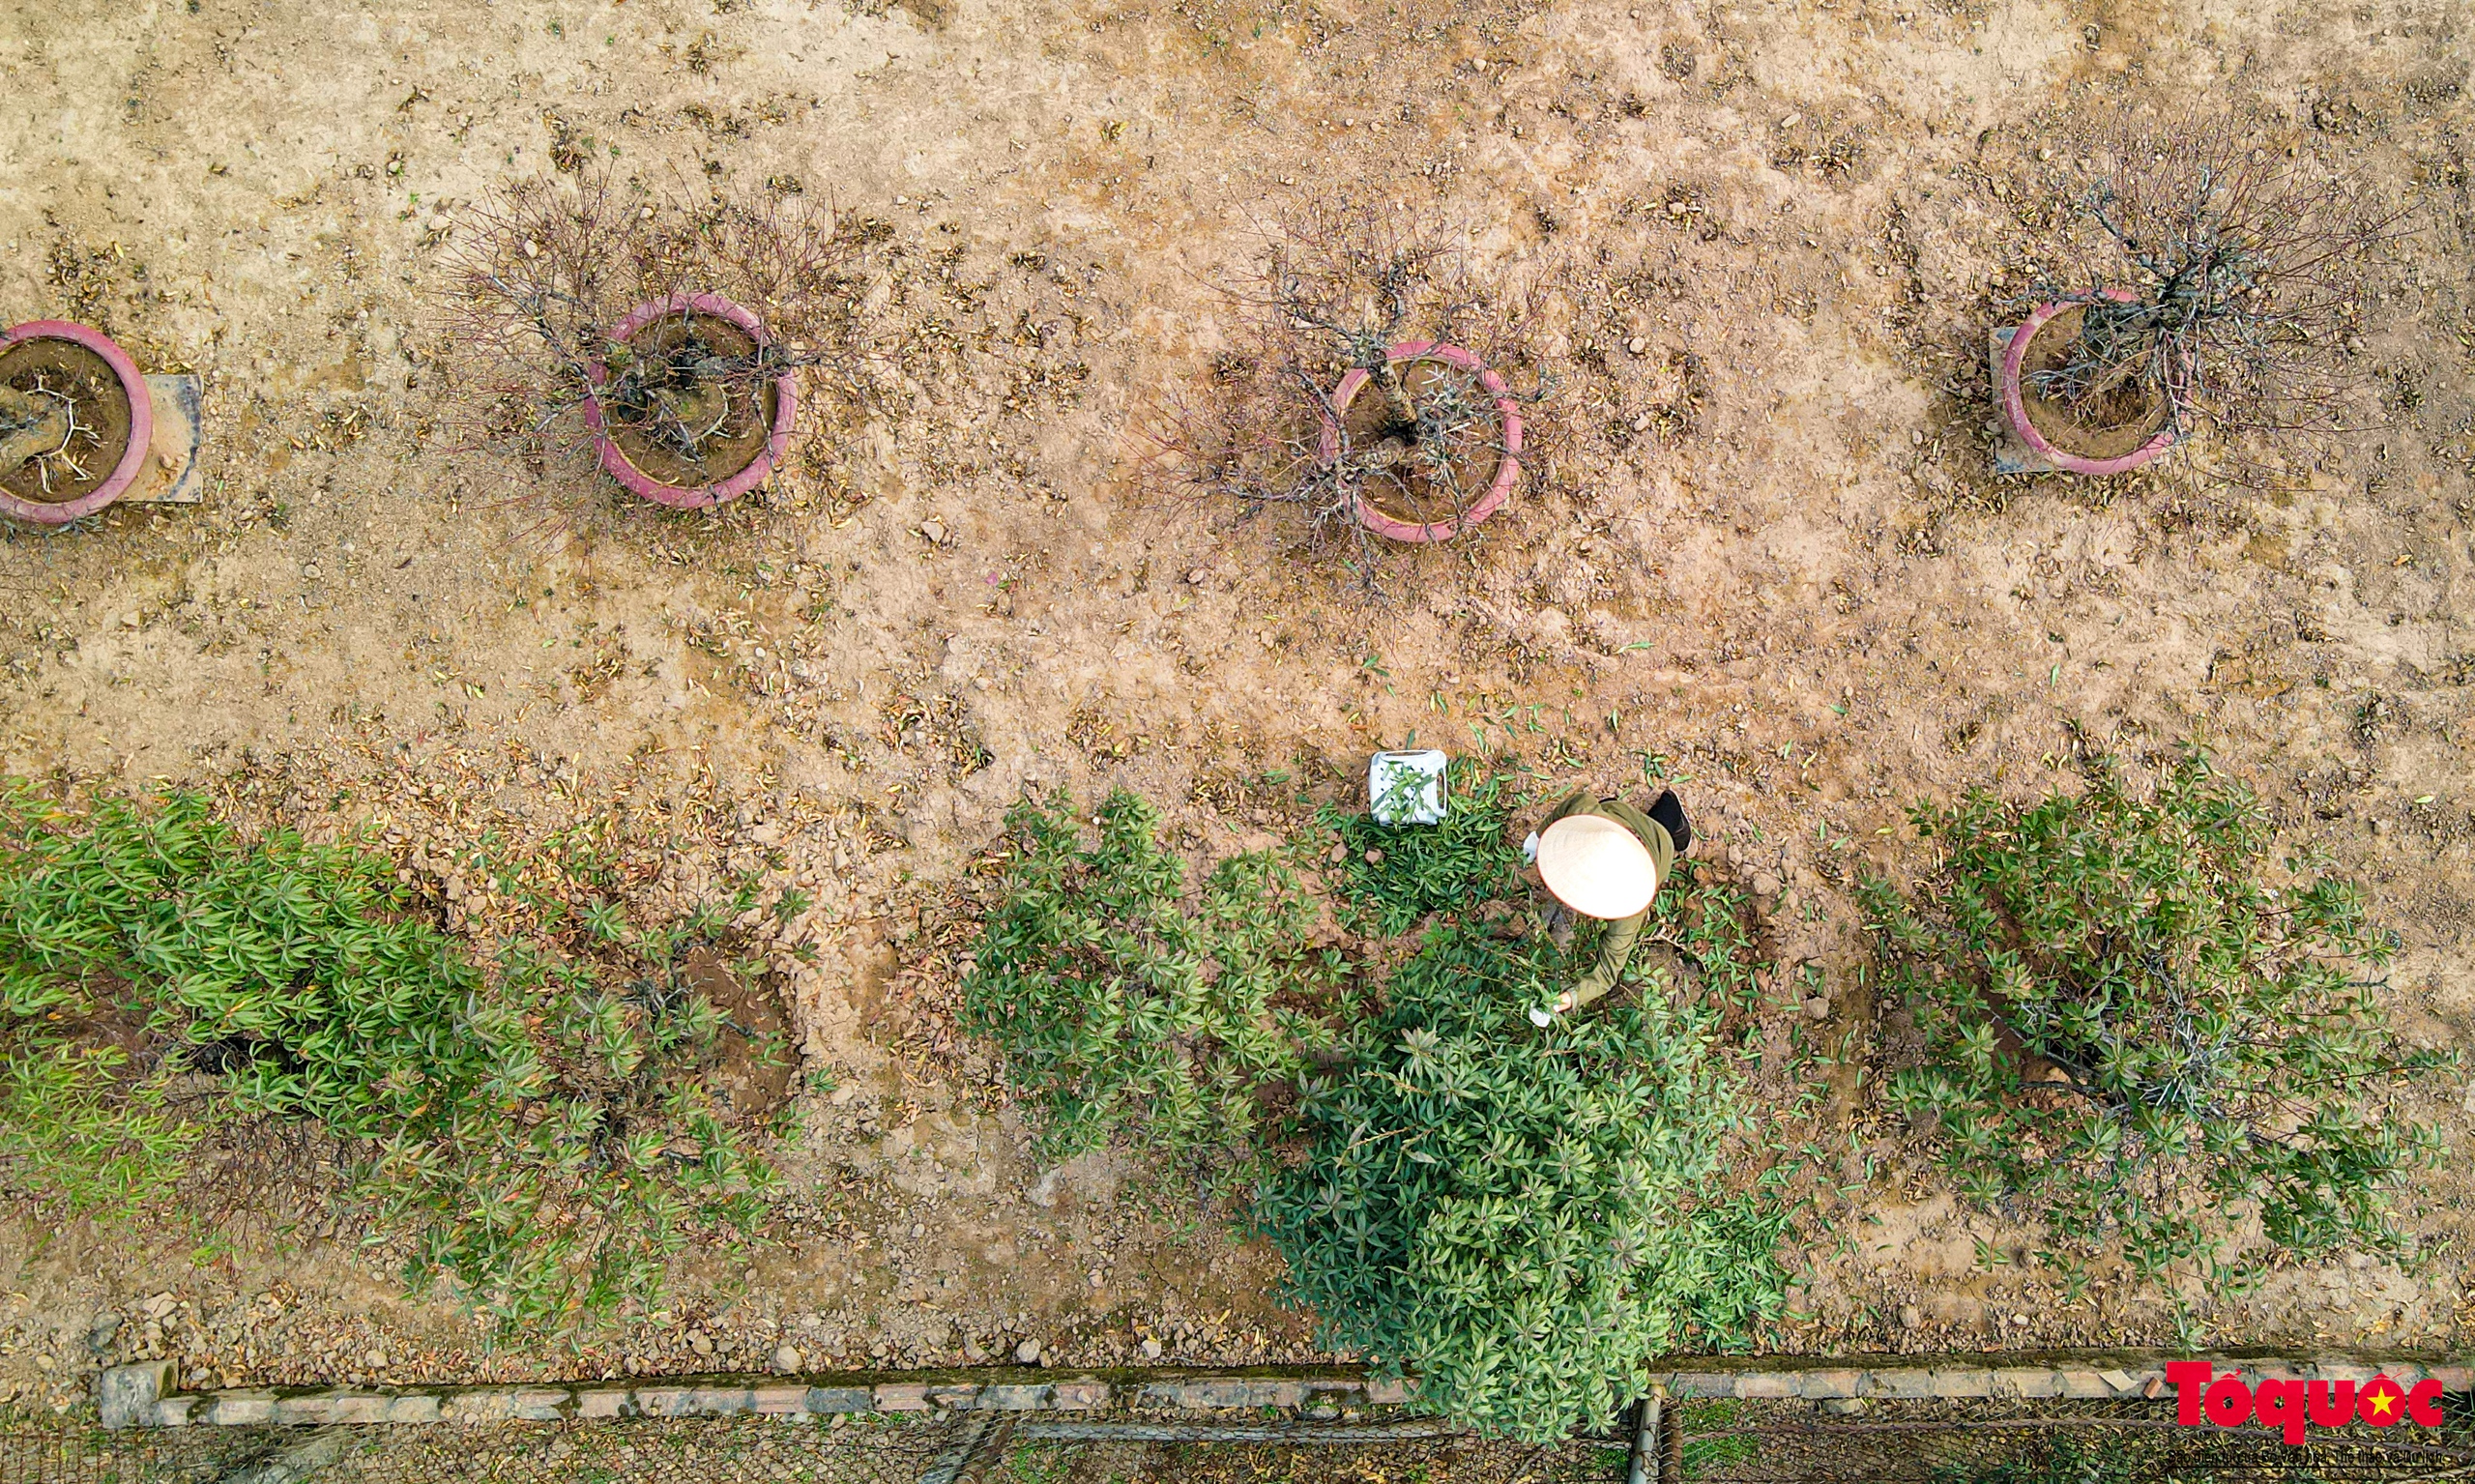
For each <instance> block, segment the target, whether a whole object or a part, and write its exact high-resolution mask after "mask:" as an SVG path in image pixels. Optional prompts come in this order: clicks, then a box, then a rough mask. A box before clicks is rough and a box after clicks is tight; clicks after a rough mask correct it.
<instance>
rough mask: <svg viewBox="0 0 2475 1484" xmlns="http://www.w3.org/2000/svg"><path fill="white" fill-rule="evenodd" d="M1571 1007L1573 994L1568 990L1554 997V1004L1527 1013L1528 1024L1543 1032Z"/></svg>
mask: <svg viewBox="0 0 2475 1484" xmlns="http://www.w3.org/2000/svg"><path fill="white" fill-rule="evenodd" d="M1572 1007H1573V992H1572V991H1571V990H1569V989H1568V990H1566V991H1564V992H1563V993H1562V994H1560V995H1558V996H1557V997H1556V1003H1555V1004H1551V1005H1548V1006H1547V1007H1546V1008H1545V1009H1542V1010H1531V1011H1530V1012H1529V1023H1530V1024H1531V1025H1533V1026H1536V1027H1538V1028H1539V1029H1540V1030H1542V1031H1543V1030H1545V1029H1547V1027H1549V1026H1551V1025H1553V1024H1555V1021H1556V1017H1557V1016H1558V1015H1561V1014H1563V1013H1564V1012H1565V1011H1566V1010H1569V1009H1571V1008H1572Z"/></svg>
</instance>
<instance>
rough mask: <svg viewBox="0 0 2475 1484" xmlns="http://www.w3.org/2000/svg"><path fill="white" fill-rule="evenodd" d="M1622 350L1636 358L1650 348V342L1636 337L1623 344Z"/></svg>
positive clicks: (1638, 336)
mask: <svg viewBox="0 0 2475 1484" xmlns="http://www.w3.org/2000/svg"><path fill="white" fill-rule="evenodd" d="M1624 348H1625V349H1626V350H1628V351H1630V352H1632V353H1633V354H1634V355H1636V356H1638V355H1640V354H1642V353H1643V352H1644V351H1645V350H1648V349H1649V348H1650V342H1649V341H1648V340H1646V339H1645V338H1643V337H1642V336H1640V335H1635V336H1633V338H1631V339H1629V340H1627V341H1625V342H1624Z"/></svg>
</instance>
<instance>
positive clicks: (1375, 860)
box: [1366, 850, 1383, 865]
mask: <svg viewBox="0 0 2475 1484" xmlns="http://www.w3.org/2000/svg"><path fill="white" fill-rule="evenodd" d="M1366 863H1367V864H1369V865H1382V864H1383V852H1382V851H1380V850H1370V851H1368V852H1367V853H1366Z"/></svg>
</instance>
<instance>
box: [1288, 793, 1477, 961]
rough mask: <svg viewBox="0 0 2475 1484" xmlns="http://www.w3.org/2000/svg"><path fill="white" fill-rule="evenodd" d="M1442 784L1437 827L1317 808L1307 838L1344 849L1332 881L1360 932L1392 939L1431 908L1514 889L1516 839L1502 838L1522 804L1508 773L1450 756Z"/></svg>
mask: <svg viewBox="0 0 2475 1484" xmlns="http://www.w3.org/2000/svg"><path fill="white" fill-rule="evenodd" d="M1444 784H1445V790H1446V799H1447V800H1448V804H1447V809H1446V812H1445V815H1444V818H1443V822H1442V823H1441V824H1437V825H1385V824H1382V823H1380V822H1378V821H1377V820H1376V819H1375V818H1374V817H1373V816H1371V815H1366V814H1353V813H1348V812H1345V811H1343V810H1341V809H1339V808H1336V807H1334V806H1332V805H1329V804H1326V805H1325V806H1324V807H1323V808H1321V809H1319V810H1317V811H1316V814H1315V828H1316V831H1317V832H1316V834H1315V835H1313V836H1312V838H1313V839H1315V840H1317V841H1319V842H1320V841H1323V840H1325V839H1327V838H1328V839H1330V840H1332V841H1334V842H1335V843H1337V844H1338V845H1339V846H1340V847H1341V848H1342V852H1343V854H1342V856H1341V858H1340V860H1339V862H1338V863H1339V870H1338V872H1337V873H1335V874H1336V876H1337V881H1336V883H1335V886H1336V887H1337V889H1338V892H1339V894H1340V897H1341V900H1342V903H1343V904H1344V910H1345V911H1346V912H1347V913H1348V914H1349V915H1350V917H1352V919H1353V921H1354V925H1355V926H1357V927H1359V928H1360V929H1361V930H1363V931H1365V932H1368V933H1372V934H1376V935H1378V936H1381V937H1386V938H1392V937H1398V936H1400V935H1401V934H1403V933H1406V932H1408V931H1410V930H1411V929H1412V928H1413V927H1415V926H1417V925H1418V923H1419V921H1420V920H1421V919H1423V918H1424V917H1426V916H1427V915H1428V914H1429V913H1435V912H1445V911H1451V910H1455V909H1464V908H1470V907H1474V906H1476V905H1477V904H1479V903H1481V902H1486V901H1492V900H1495V899H1497V898H1499V897H1502V896H1505V895H1508V894H1510V893H1511V892H1512V891H1513V890H1514V888H1515V887H1516V886H1517V884H1518V882H1519V879H1520V875H1521V868H1522V859H1521V843H1520V842H1519V841H1518V840H1513V839H1509V838H1507V837H1506V831H1507V828H1508V826H1509V824H1510V821H1511V817H1512V811H1513V810H1514V809H1515V808H1517V807H1519V802H1520V800H1518V798H1517V797H1516V796H1515V795H1514V794H1513V791H1512V778H1511V776H1510V775H1509V774H1508V773H1505V772H1503V771H1493V770H1487V769H1485V768H1484V767H1483V765H1481V764H1478V763H1475V762H1470V761H1466V760H1462V759H1455V760H1454V761H1453V762H1452V763H1451V764H1450V765H1449V766H1448V767H1447V768H1446V770H1445V772H1444Z"/></svg>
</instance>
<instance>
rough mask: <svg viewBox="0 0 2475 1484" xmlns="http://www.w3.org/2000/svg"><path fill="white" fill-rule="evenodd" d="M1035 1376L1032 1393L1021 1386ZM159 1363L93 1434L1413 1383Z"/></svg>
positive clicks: (802, 1414) (806, 1412)
mask: <svg viewBox="0 0 2475 1484" xmlns="http://www.w3.org/2000/svg"><path fill="white" fill-rule="evenodd" d="M1034 1376H1036V1377H1038V1379H1036V1380H1034V1379H1033V1377H1034ZM178 1381H179V1375H178V1372H177V1370H176V1368H175V1367H174V1365H173V1363H172V1362H171V1361H169V1360H155V1361H148V1362H145V1363H143V1364H139V1365H124V1366H117V1367H115V1368H113V1369H111V1370H107V1371H105V1372H103V1373H102V1376H101V1377H100V1378H98V1380H97V1382H96V1388H95V1400H96V1405H97V1408H98V1410H99V1411H101V1412H102V1424H103V1426H105V1427H107V1428H125V1427H195V1426H207V1427H247V1426H268V1425H274V1426H300V1427H325V1426H333V1425H336V1424H354V1423H363V1424H368V1423H422V1422H510V1421H526V1422H564V1421H595V1420H606V1419H612V1418H619V1417H731V1416H751V1415H752V1416H771V1417H782V1418H793V1419H797V1418H817V1417H839V1416H848V1415H851V1414H853V1413H859V1412H921V1411H1015V1412H1036V1411H1071V1412H1094V1411H1109V1410H1112V1409H1119V1408H1122V1409H1146V1410H1150V1409H1163V1410H1190V1411H1225V1410H1230V1409H1239V1408H1245V1409H1251V1408H1262V1407H1269V1408H1277V1409H1281V1410H1284V1411H1308V1410H1310V1409H1311V1410H1313V1411H1323V1410H1325V1409H1326V1408H1329V1409H1331V1410H1332V1411H1334V1412H1338V1411H1341V1410H1343V1409H1348V1410H1356V1409H1362V1408H1397V1407H1402V1406H1406V1405H1407V1404H1408V1402H1409V1400H1410V1394H1411V1391H1412V1383H1411V1382H1402V1381H1381V1380H1377V1379H1374V1378H1372V1377H1370V1376H1368V1375H1367V1374H1366V1372H1365V1371H1363V1370H1362V1369H1359V1368H1355V1367H1325V1368H1313V1369H1304V1368H1301V1369H1297V1370H1290V1371H1251V1372H1250V1371H1211V1372H1192V1371H1081V1372H1070V1373H1064V1374H1060V1375H1055V1376H1043V1375H1040V1374H1039V1373H1037V1372H1031V1373H1027V1372H1025V1371H1024V1370H1023V1369H1022V1368H1020V1367H1015V1368H995V1367H991V1368H984V1369H980V1370H965V1371H913V1372H906V1373H898V1379H888V1378H884V1377H881V1376H878V1375H876V1374H873V1373H867V1372H860V1373H856V1374H849V1375H824V1376H748V1375H724V1376H674V1377H661V1378H642V1377H640V1378H637V1379H636V1380H633V1381H628V1382H559V1383H552V1384H534V1385H490V1386H403V1387H383V1388H382V1387H366V1388H355V1387H331V1388H316V1387H284V1388H275V1387H239V1388H232V1389H227V1390H220V1391H202V1392H194V1393H188V1394H183V1393H180V1392H179V1391H178V1390H177V1389H176V1388H177V1383H178Z"/></svg>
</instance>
